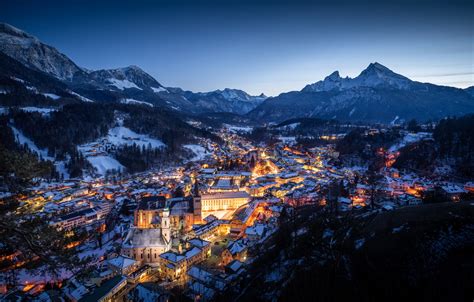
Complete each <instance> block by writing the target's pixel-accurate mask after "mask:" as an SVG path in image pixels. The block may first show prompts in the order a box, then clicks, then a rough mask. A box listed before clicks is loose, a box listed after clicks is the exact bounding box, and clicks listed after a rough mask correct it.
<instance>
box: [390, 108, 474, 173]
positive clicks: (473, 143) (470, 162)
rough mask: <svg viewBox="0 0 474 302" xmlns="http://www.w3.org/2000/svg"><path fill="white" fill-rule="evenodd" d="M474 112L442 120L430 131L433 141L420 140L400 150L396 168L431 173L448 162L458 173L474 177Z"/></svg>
mask: <svg viewBox="0 0 474 302" xmlns="http://www.w3.org/2000/svg"><path fill="white" fill-rule="evenodd" d="M472 129H474V115H466V116H462V117H458V118H448V119H443V120H441V121H440V122H439V123H438V125H437V126H436V127H435V129H434V131H433V138H434V141H421V142H417V143H414V144H410V145H408V146H405V147H404V148H402V149H400V150H399V151H400V156H399V157H398V158H397V161H396V162H395V165H394V166H395V167H396V168H399V169H417V170H424V171H427V172H431V171H432V170H433V168H434V167H435V166H436V165H444V164H449V165H451V166H452V168H454V173H455V174H456V175H457V176H460V177H464V178H466V179H470V178H472V177H474V132H473V130H472Z"/></svg>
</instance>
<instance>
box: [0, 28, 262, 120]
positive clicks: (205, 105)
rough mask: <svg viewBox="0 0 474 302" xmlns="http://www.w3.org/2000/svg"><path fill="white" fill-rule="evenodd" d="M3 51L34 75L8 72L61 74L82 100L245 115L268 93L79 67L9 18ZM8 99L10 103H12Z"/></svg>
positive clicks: (1, 31)
mask: <svg viewBox="0 0 474 302" xmlns="http://www.w3.org/2000/svg"><path fill="white" fill-rule="evenodd" d="M0 53H4V54H5V55H7V56H9V57H11V58H12V59H14V60H16V61H18V62H19V63H21V64H23V65H24V67H25V68H27V70H30V71H29V72H30V73H31V74H32V75H33V76H27V75H26V74H27V73H28V72H24V70H23V72H22V73H21V76H20V75H15V74H13V73H11V72H9V75H10V77H12V78H15V77H16V78H26V77H28V78H35V77H36V76H37V72H41V73H43V74H46V75H49V76H51V77H54V78H55V79H57V80H56V81H53V82H55V83H57V82H62V83H63V85H62V88H61V89H62V90H64V91H66V92H69V93H70V94H73V95H75V97H76V98H82V99H83V100H93V101H97V102H114V103H127V104H136V105H144V104H146V105H151V106H157V107H163V108H168V109H171V110H174V111H179V112H185V113H191V114H200V113H205V112H230V113H237V114H246V113H247V112H249V111H250V110H252V109H254V108H255V107H257V106H258V105H259V104H260V103H261V102H263V100H264V99H265V98H266V96H264V95H260V96H250V95H249V94H247V93H246V92H244V91H242V90H237V89H228V88H226V89H224V90H216V91H211V92H206V93H194V92H191V91H186V90H183V89H181V88H171V87H164V86H163V85H161V84H160V83H159V82H158V81H157V80H156V79H155V78H153V77H152V76H151V75H149V74H148V73H146V72H145V71H143V70H142V69H141V68H139V67H138V66H128V67H124V68H116V69H101V70H87V69H85V68H81V67H79V66H77V65H76V64H75V63H74V62H73V61H72V60H71V59H69V58H68V57H67V56H66V55H64V54H62V53H60V52H59V51H58V50H56V49H55V48H54V47H52V46H49V45H46V44H44V43H42V42H41V41H40V40H38V39H37V38H36V37H33V36H32V35H30V34H28V33H26V32H24V31H22V30H20V29H17V28H15V27H13V26H11V25H9V24H5V23H0ZM14 70H17V69H14ZM33 71H34V72H33ZM58 80H59V81H58ZM8 91H13V90H11V89H9V90H8ZM76 94H79V96H77V95H76ZM11 97H15V95H12V96H11ZM8 104H9V105H11V102H9V103H8Z"/></svg>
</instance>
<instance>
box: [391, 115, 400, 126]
mask: <svg viewBox="0 0 474 302" xmlns="http://www.w3.org/2000/svg"><path fill="white" fill-rule="evenodd" d="M398 119H399V117H398V115H397V116H396V117H395V118H394V119H393V121H391V122H390V125H395V123H396V122H397V121H398Z"/></svg>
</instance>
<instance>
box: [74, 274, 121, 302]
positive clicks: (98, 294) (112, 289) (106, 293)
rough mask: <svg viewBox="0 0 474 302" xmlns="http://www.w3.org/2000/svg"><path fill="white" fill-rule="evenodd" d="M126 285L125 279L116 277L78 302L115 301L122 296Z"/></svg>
mask: <svg viewBox="0 0 474 302" xmlns="http://www.w3.org/2000/svg"><path fill="white" fill-rule="evenodd" d="M126 285H127V278H125V277H123V276H116V277H114V278H112V279H110V280H107V281H105V282H104V283H103V284H102V285H101V286H100V287H98V288H96V289H95V290H94V291H93V292H92V293H90V294H87V295H85V296H84V297H82V298H81V299H80V300H79V302H112V301H116V299H117V298H118V296H120V294H122V293H123V292H124V290H125V288H126Z"/></svg>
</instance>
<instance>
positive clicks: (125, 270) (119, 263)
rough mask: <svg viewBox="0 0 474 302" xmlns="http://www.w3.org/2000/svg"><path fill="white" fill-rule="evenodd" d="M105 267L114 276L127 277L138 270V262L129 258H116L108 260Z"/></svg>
mask: <svg viewBox="0 0 474 302" xmlns="http://www.w3.org/2000/svg"><path fill="white" fill-rule="evenodd" d="M107 266H108V267H109V269H110V270H112V271H113V272H114V273H115V274H118V275H124V276H127V275H129V274H130V273H132V272H134V271H136V270H137V269H138V268H139V266H140V262H138V261H136V260H134V259H132V258H129V257H125V256H118V257H117V258H113V259H110V260H108V261H107Z"/></svg>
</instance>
